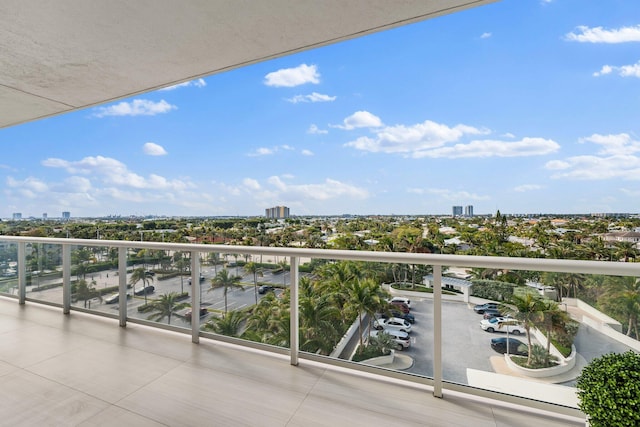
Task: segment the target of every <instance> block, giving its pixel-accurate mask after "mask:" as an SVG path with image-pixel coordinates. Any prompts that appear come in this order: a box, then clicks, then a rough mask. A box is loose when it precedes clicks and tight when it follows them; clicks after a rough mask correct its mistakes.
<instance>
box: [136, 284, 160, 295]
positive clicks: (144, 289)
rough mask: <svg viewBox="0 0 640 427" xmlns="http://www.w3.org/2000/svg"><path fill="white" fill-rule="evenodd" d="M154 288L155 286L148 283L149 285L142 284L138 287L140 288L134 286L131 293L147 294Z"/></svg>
mask: <svg viewBox="0 0 640 427" xmlns="http://www.w3.org/2000/svg"><path fill="white" fill-rule="evenodd" d="M155 290H156V287H155V286H153V285H149V286H144V287H140V288H135V289H134V290H133V294H134V295H144V294H145V293H146V294H147V295H148V294H152V293H153V292H154V291H155Z"/></svg>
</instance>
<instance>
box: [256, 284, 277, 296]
mask: <svg viewBox="0 0 640 427" xmlns="http://www.w3.org/2000/svg"><path fill="white" fill-rule="evenodd" d="M275 289H276V288H274V287H273V286H269V285H262V286H260V287H259V288H258V293H259V294H260V295H264V294H266V293H267V292H273V291H274V290H275Z"/></svg>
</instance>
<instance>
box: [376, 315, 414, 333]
mask: <svg viewBox="0 0 640 427" xmlns="http://www.w3.org/2000/svg"><path fill="white" fill-rule="evenodd" d="M373 327H374V328H375V329H377V330H382V329H384V330H385V331H387V330H395V331H402V332H406V333H409V332H411V323H409V322H408V321H406V320H404V319H400V318H399V317H389V318H388V319H376V320H375V321H374V322H373Z"/></svg>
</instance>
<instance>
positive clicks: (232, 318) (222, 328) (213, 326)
mask: <svg viewBox="0 0 640 427" xmlns="http://www.w3.org/2000/svg"><path fill="white" fill-rule="evenodd" d="M246 318H247V316H246V314H245V313H243V312H241V311H237V310H233V311H231V312H229V313H228V315H226V316H224V317H214V318H212V319H211V320H209V321H208V322H207V323H206V324H205V325H204V329H206V330H209V331H212V332H215V333H216V334H220V335H227V336H230V337H237V336H239V332H240V328H241V327H242V323H243V322H244V321H245V320H246Z"/></svg>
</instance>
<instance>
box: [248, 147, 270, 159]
mask: <svg viewBox="0 0 640 427" xmlns="http://www.w3.org/2000/svg"><path fill="white" fill-rule="evenodd" d="M273 153H275V150H273V149H271V148H267V147H260V148H258V149H256V150H255V151H252V152H251V153H249V154H247V155H248V156H249V157H259V156H270V155H271V154H273Z"/></svg>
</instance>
